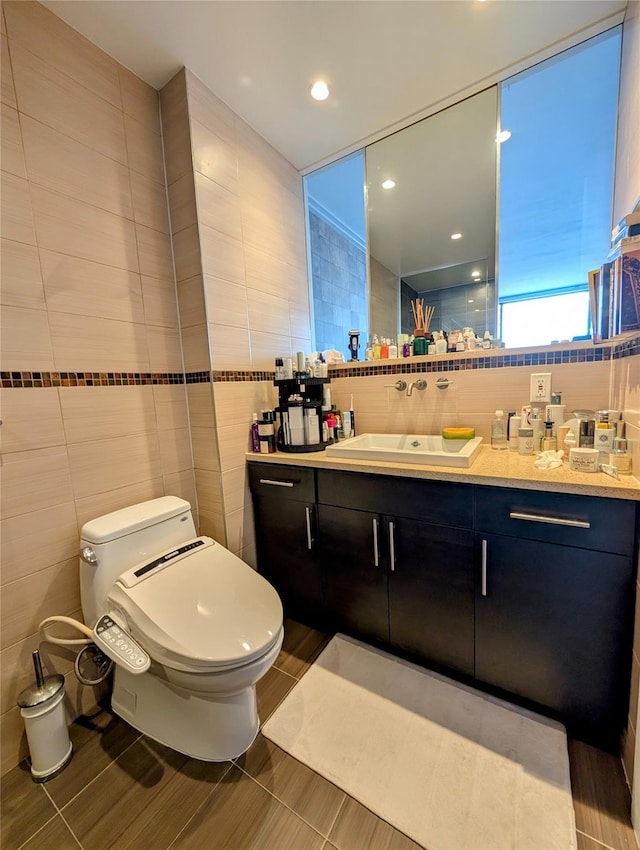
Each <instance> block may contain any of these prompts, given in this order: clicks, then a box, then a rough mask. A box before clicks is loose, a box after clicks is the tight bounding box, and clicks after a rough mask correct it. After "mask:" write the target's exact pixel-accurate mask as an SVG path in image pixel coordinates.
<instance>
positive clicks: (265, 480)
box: [260, 478, 293, 487]
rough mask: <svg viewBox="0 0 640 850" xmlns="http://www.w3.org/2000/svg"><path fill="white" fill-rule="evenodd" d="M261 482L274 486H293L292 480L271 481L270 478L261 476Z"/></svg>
mask: <svg viewBox="0 0 640 850" xmlns="http://www.w3.org/2000/svg"><path fill="white" fill-rule="evenodd" d="M260 483H261V484H272V485H273V486H274V487H293V481H272V480H271V479H270V478H261V479H260Z"/></svg>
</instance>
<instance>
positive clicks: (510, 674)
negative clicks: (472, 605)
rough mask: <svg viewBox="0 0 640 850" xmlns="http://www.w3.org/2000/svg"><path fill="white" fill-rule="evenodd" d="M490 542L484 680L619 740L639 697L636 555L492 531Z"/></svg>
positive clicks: (482, 613) (480, 628)
mask: <svg viewBox="0 0 640 850" xmlns="http://www.w3.org/2000/svg"><path fill="white" fill-rule="evenodd" d="M483 540H484V541H486V579H485V580H484V581H483V580H482V575H481V574H480V575H479V577H478V579H479V580H478V582H477V595H476V677H477V678H478V679H480V680H481V681H484V682H488V683H490V684H492V685H495V686H497V687H499V688H503V689H505V690H507V691H510V692H511V693H513V694H518V695H519V696H522V697H525V698H527V699H530V700H533V701H534V702H537V703H540V704H541V705H544V706H547V707H549V708H551V709H553V710H555V711H558V712H560V713H562V714H563V715H566V716H567V717H570V718H572V719H573V720H574V721H575V722H576V723H577V724H578V725H579V726H581V727H583V728H584V729H585V730H586V731H587V732H589V731H592V730H597V734H599V735H600V734H602V732H603V730H608V731H609V732H610V733H611V736H612V740H613V739H614V738H615V737H616V736H617V735H619V734H620V732H621V729H622V724H623V722H624V716H625V712H626V702H627V698H628V693H629V678H628V676H629V663H630V657H629V655H630V652H629V648H630V646H631V629H632V623H633V600H634V580H633V565H632V559H631V558H628V557H625V556H623V555H613V554H609V553H605V552H593V551H590V550H586V549H577V548H574V547H570V546H558V545H555V544H551V543H542V542H536V541H532V540H518V539H516V538H511V537H502V536H500V535H491V534H483V535H479V537H478V550H479V552H480V551H481V546H482V541H483ZM479 560H481V559H479ZM480 569H482V567H480ZM483 589H484V594H483Z"/></svg>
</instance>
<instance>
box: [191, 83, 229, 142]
mask: <svg viewBox="0 0 640 850" xmlns="http://www.w3.org/2000/svg"><path fill="white" fill-rule="evenodd" d="M186 82H187V91H188V98H189V114H190V115H191V117H192V118H193V119H194V120H195V121H198V122H199V123H200V124H203V125H204V126H205V127H206V128H207V129H209V130H211V131H212V132H213V133H215V134H216V135H217V136H219V137H220V138H221V139H222V140H223V141H225V142H226V143H227V144H228V145H234V144H235V129H234V114H233V112H232V111H231V109H229V107H228V106H227V104H226V103H223V101H221V100H220V98H219V97H217V96H216V95H215V94H214V93H213V92H212V91H210V90H209V89H208V88H207V87H206V86H205V84H204V83H202V82H201V81H200V80H199V79H198V78H197V77H196V76H195V75H194V74H192V73H191V71H189V70H187V71H186Z"/></svg>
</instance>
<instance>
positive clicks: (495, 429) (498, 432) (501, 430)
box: [491, 410, 509, 451]
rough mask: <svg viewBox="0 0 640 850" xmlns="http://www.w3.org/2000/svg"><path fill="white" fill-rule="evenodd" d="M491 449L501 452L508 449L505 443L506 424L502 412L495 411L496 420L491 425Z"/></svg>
mask: <svg viewBox="0 0 640 850" xmlns="http://www.w3.org/2000/svg"><path fill="white" fill-rule="evenodd" d="M491 448H492V449H498V450H499V451H502V450H503V449H508V448H509V443H508V441H507V423H506V420H505V418H504V411H502V410H496V418H495V419H494V420H493V423H492V424H491Z"/></svg>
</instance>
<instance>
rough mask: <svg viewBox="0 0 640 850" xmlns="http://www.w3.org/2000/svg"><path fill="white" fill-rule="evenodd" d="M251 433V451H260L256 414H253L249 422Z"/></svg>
mask: <svg viewBox="0 0 640 850" xmlns="http://www.w3.org/2000/svg"><path fill="white" fill-rule="evenodd" d="M250 434H251V451H252V452H259V451H260V436H259V434H258V414H257V413H254V414H253V422H252V423H251V428H250Z"/></svg>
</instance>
